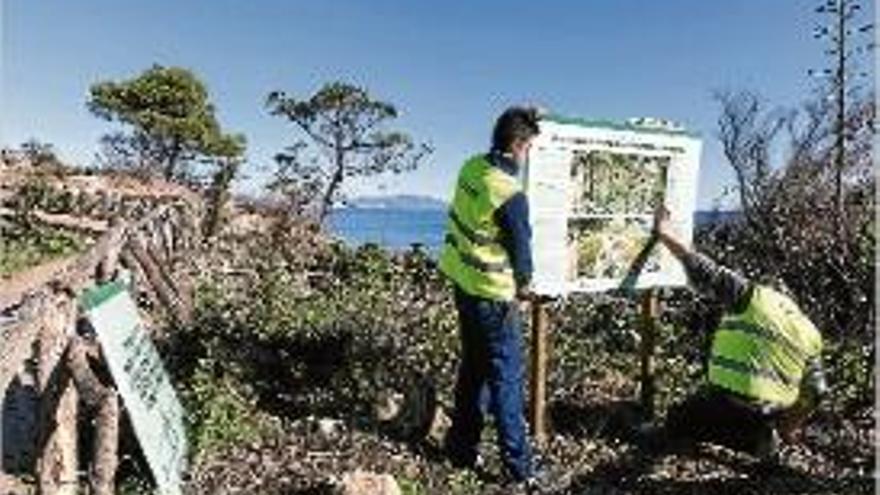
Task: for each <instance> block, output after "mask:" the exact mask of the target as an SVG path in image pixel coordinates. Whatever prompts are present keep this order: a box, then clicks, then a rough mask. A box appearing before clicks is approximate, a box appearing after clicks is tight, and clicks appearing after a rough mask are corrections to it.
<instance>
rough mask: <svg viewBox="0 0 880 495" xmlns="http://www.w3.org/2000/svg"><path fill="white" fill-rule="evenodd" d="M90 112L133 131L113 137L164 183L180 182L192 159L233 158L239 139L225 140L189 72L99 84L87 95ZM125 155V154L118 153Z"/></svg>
mask: <svg viewBox="0 0 880 495" xmlns="http://www.w3.org/2000/svg"><path fill="white" fill-rule="evenodd" d="M89 92H90V99H89V101H88V107H89V109H90V110H91V111H92V112H93V113H94V114H95V115H97V116H98V117H101V118H103V119H106V120H109V121H119V122H121V123H123V124H127V125H129V126H131V128H132V134H131V135H129V136H121V135H119V136H117V137H118V139H117V140H116V141H115V144H116V145H117V146H122V147H126V148H128V149H129V155H128V156H129V157H130V158H133V159H134V160H135V161H146V162H150V163H152V164H153V165H154V166H157V167H162V168H163V174H164V177H165V178H166V179H175V178H180V177H181V176H185V175H186V174H187V173H189V172H190V171H188V170H184V169H183V168H184V167H186V166H188V165H189V164H190V163H191V162H192V161H193V160H195V159H197V158H216V157H237V156H240V155H241V154H242V153H243V152H244V145H245V141H244V136H242V135H238V134H236V135H233V134H225V133H223V132H222V131H221V129H220V125H219V123H218V122H217V118H216V116H215V110H214V106H213V105H212V104H211V103H210V102H209V100H208V91H207V88H206V87H205V85H204V83H202V82H201V81H200V80H199V79H198V78H197V77H196V76H195V74H193V73H192V72H191V71H190V70H188V69H184V68H180V67H162V66H160V65H154V66H152V67H151V68H149V69H147V70H146V71H144V72H143V73H142V74H140V75H139V76H137V77H135V78H132V79H128V80H123V81H118V82H117V81H102V82H99V83H96V84H94V85H92V87H91V88H90V90H89ZM122 154H123V155H124V153H122Z"/></svg>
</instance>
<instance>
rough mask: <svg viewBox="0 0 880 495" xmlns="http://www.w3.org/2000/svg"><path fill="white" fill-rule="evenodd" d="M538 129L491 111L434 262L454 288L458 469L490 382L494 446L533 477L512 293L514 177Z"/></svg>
mask: <svg viewBox="0 0 880 495" xmlns="http://www.w3.org/2000/svg"><path fill="white" fill-rule="evenodd" d="M538 132H539V129H538V119H537V115H536V112H535V111H533V110H530V109H525V108H518V107H514V108H510V109H508V110H507V111H505V112H504V113H503V114H502V115H501V116H500V117H499V118H498V120H497V122H496V124H495V129H494V132H493V136H492V150H491V151H490V152H489V153H488V154H483V155H477V156H474V157H472V158H470V159H469V160H468V161H467V162H465V164H464V166H463V167H462V169H461V172H460V173H459V176H458V181H457V183H456V187H455V195H454V198H453V202H452V205H451V207H450V210H449V221H448V223H447V229H446V244H445V246H444V248H443V252H442V253H441V255H440V263H439V264H440V270H441V271H442V272H443V273H444V274H445V275H446V276H447V277H448V278H449V279H450V280H451V281H452V282H453V284H454V286H455V303H456V307H457V308H458V317H459V326H460V337H461V352H462V357H461V363H460V365H459V370H458V381H457V383H456V386H455V410H454V412H453V415H452V427H451V429H450V432H449V436H448V437H447V439H446V450H447V453H448V455H449V457H450V459H451V460H452V462H453V464H454V465H456V466H459V467H470V468H472V467H474V465H475V464H476V461H477V444H478V442H479V440H480V433H481V431H482V429H483V413H482V411H481V407H480V397H481V396H482V392H483V390H484V388H488V392H489V399H490V401H489V402H490V409H491V412H492V415H493V416H494V417H495V421H496V427H497V429H498V444H499V448H500V449H501V453H502V457H503V460H504V464H505V467H506V468H507V470H508V473H509V474H510V476H511V478H512V479H513V480H515V481H524V480H527V479H529V478H530V477H532V459H531V452H530V450H529V444H528V440H527V438H526V428H525V420H524V418H523V396H522V374H523V373H522V368H523V366H522V356H521V354H520V353H521V350H520V344H521V340H522V338H521V335H520V321H519V314H518V309H517V305H516V302H515V299H517V298H519V299H526V298H528V297H529V293H530V290H529V286H530V280H531V276H532V254H531V229H530V227H529V223H528V222H529V214H528V203H527V201H526V196H525V194H524V193H523V192H522V190H521V186H520V181H519V174H520V167H521V166H522V165H523V164H524V163H525V161H526V157H527V156H528V151H529V147H530V146H531V141H532V139H533V138H534V137H535V136H536V135H537V134H538Z"/></svg>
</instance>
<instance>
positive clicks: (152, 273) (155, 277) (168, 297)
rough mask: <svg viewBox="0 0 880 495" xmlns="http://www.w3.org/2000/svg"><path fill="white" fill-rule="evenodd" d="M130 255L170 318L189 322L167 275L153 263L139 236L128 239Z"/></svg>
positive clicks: (188, 315)
mask: <svg viewBox="0 0 880 495" xmlns="http://www.w3.org/2000/svg"><path fill="white" fill-rule="evenodd" d="M127 246H128V248H129V249H130V251H131V253H132V255H133V256H134V258H135V259H136V260H137V262H138V264H139V265H140V266H141V268H142V269H143V272H144V274H145V275H146V277H147V280H148V281H149V283H150V286H152V287H153V289H155V291H156V295H158V296H159V300H160V302H161V303H162V304H163V305H164V306H165V307H166V308H168V309H169V310H170V312H171V314H172V316H173V317H174V318H175V319H176V320H177V321H178V322H181V323H182V322H187V321H189V318H190V314H189V312H188V311H187V309H186V308H185V307H184V306H183V305H182V304H181V302H180V301H179V298H178V295H177V293H176V292H175V291H174V288H173V285H172V283H171V281H170V279H169V278H168V276H167V274H165V273H163V272H162V269H161V268H160V266H159V265H158V264H157V263H156V262H155V260H154V259H153V257H152V256H151V255H150V253H149V252H148V251H147V249H146V248H145V247H144V244H143V241H142V240H141V239H140V237H139V236H134V237H132V238H131V239H129V242H128V244H127Z"/></svg>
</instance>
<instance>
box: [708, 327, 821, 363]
mask: <svg viewBox="0 0 880 495" xmlns="http://www.w3.org/2000/svg"><path fill="white" fill-rule="evenodd" d="M719 328H720V329H724V330H726V329H730V330H736V331H740V332H743V333H747V334H749V335H754V336H756V337H759V338H762V339H765V340H768V341H772V342H774V343H777V344H780V345H782V347H784V348H785V349H786V350H787V351H788V352H790V353H791V355H792V357H794V358H796V359H801V360H806V359H807V358H808V357H809V355H808V354H807V352H806V351H805V350H804V349H802V348H801V347H800V346H798V345H797V344H795V343H794V342H792V341H791V339H789V338H788V336H787V335H784V334H783V333H782V332H780V331H773V330H770V329H768V328H767V326H766V325H759V324H757V323H753V322H750V321H746V320H744V319H742V318H728V319H724V320H722V321H721V324H720V325H719Z"/></svg>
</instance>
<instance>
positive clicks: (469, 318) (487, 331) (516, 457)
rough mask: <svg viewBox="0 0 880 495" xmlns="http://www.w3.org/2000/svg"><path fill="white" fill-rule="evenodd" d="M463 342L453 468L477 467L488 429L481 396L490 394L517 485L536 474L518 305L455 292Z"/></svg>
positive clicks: (451, 444) (450, 440) (450, 444)
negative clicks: (528, 432)
mask: <svg viewBox="0 0 880 495" xmlns="http://www.w3.org/2000/svg"><path fill="white" fill-rule="evenodd" d="M455 304H456V306H457V308H458V318H459V332H460V337H461V363H460V364H459V368H458V381H457V383H456V386H455V410H454V411H453V414H452V427H451V429H450V431H449V435H448V436H447V438H446V449H447V452H448V453H449V455H450V456H451V458H452V461H453V463H455V464H456V465H460V466H472V465H473V464H474V462H475V461H476V458H477V445H478V443H479V441H480V433H481V432H482V430H483V408H482V407H481V397H482V396H483V392H484V390H485V389H488V392H489V393H488V395H489V404H488V405H489V407H488V408H489V410H490V412H491V414H492V416H493V417H494V419H495V426H496V429H497V431H498V446H499V448H500V450H501V455H502V459H503V460H504V464H505V467H506V468H507V470H508V471H509V473H510V475H511V476H512V477H513V478H514V479H515V480H523V479H525V478H527V477H528V476H529V475H530V474H531V451H530V448H529V444H528V440H527V438H526V426H525V419H524V418H523V394H522V390H523V362H522V354H521V352H522V351H521V344H522V336H521V325H520V318H519V311H518V309H517V307H516V306H515V303H513V302H508V301H492V300H489V299H483V298H480V297H475V296H471V295H469V294H466V293H465V292H462V291H461V289H459V288H458V287H456V288H455Z"/></svg>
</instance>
